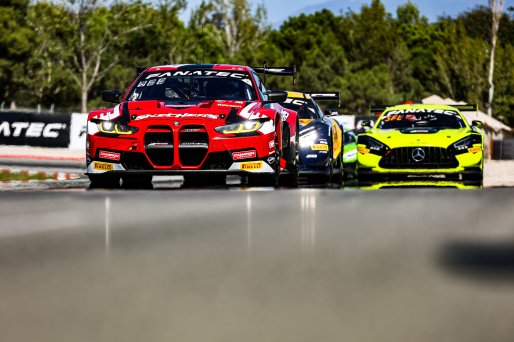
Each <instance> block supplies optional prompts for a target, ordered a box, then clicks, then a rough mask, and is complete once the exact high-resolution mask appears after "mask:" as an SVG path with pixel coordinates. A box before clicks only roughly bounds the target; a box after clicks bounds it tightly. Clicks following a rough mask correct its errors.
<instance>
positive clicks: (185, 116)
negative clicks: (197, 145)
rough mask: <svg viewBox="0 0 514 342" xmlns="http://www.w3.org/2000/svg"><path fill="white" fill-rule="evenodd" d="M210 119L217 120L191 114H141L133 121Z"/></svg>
mask: <svg viewBox="0 0 514 342" xmlns="http://www.w3.org/2000/svg"><path fill="white" fill-rule="evenodd" d="M168 118H169V119H211V120H215V119H217V118H218V116H217V115H214V114H191V113H165V114H142V115H138V116H137V117H136V118H135V119H134V121H138V120H145V119H168Z"/></svg>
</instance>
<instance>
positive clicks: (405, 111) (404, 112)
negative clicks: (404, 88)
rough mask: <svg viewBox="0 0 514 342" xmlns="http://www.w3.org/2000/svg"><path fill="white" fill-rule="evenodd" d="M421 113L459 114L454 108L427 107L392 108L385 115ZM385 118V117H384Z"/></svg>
mask: <svg viewBox="0 0 514 342" xmlns="http://www.w3.org/2000/svg"><path fill="white" fill-rule="evenodd" d="M419 113H429V114H445V115H459V114H457V112H456V111H454V110H443V109H428V108H427V109H425V108H419V109H398V110H391V111H389V112H387V113H386V114H385V115H386V116H390V115H398V114H419ZM384 120H385V119H384Z"/></svg>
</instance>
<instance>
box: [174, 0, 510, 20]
mask: <svg viewBox="0 0 514 342" xmlns="http://www.w3.org/2000/svg"><path fill="white" fill-rule="evenodd" d="M250 2H251V3H253V4H258V3H264V5H265V6H266V8H267V10H268V22H269V23H270V24H273V25H274V26H275V25H277V24H279V23H281V22H282V21H283V20H285V19H287V18H288V17H289V16H295V15H298V14H299V13H301V12H307V13H308V12H313V11H315V10H318V9H321V8H323V7H326V8H331V9H335V11H336V12H338V10H337V9H343V10H346V9H348V8H351V9H352V10H354V11H356V12H358V11H359V9H360V8H361V6H362V4H363V3H367V4H369V3H370V2H371V0H331V1H329V0H293V1H292V0H280V1H279V0H250ZM405 2H407V0H382V3H384V4H385V6H386V8H387V10H388V11H389V12H391V13H393V14H394V13H395V12H396V8H397V7H398V5H400V4H403V3H405ZM412 2H413V3H414V4H416V5H417V6H418V8H419V9H420V12H421V14H422V15H425V16H426V17H428V18H429V19H430V20H435V19H436V18H437V17H438V16H440V15H451V16H455V15H457V14H458V13H461V12H463V11H465V10H469V9H472V8H474V7H475V6H478V5H484V6H487V5H488V3H489V1H488V0H412ZM200 3H201V0H188V8H187V10H186V11H185V12H184V13H183V14H182V16H181V18H182V20H185V21H187V20H188V18H189V15H190V12H191V10H192V9H193V8H196V7H198V5H199V4H200ZM505 3H506V4H505V7H506V8H507V7H509V6H514V0H506V1H505Z"/></svg>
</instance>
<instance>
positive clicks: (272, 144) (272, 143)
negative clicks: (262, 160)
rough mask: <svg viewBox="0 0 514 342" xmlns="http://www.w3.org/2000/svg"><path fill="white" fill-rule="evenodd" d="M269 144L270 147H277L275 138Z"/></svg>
mask: <svg viewBox="0 0 514 342" xmlns="http://www.w3.org/2000/svg"><path fill="white" fill-rule="evenodd" d="M268 146H269V148H273V147H275V140H270V142H269V144H268Z"/></svg>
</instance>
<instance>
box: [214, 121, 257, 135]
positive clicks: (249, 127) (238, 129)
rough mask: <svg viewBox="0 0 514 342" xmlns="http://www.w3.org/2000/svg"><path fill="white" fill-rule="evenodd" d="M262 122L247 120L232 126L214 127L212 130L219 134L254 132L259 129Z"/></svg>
mask: <svg viewBox="0 0 514 342" xmlns="http://www.w3.org/2000/svg"><path fill="white" fill-rule="evenodd" d="M261 126H262V122H260V121H257V120H247V121H243V122H238V123H234V124H229V125H225V126H219V127H216V128H215V129H214V130H215V131H216V132H218V133H221V134H241V133H250V132H255V131H257V130H258V129H259V128H261Z"/></svg>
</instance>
